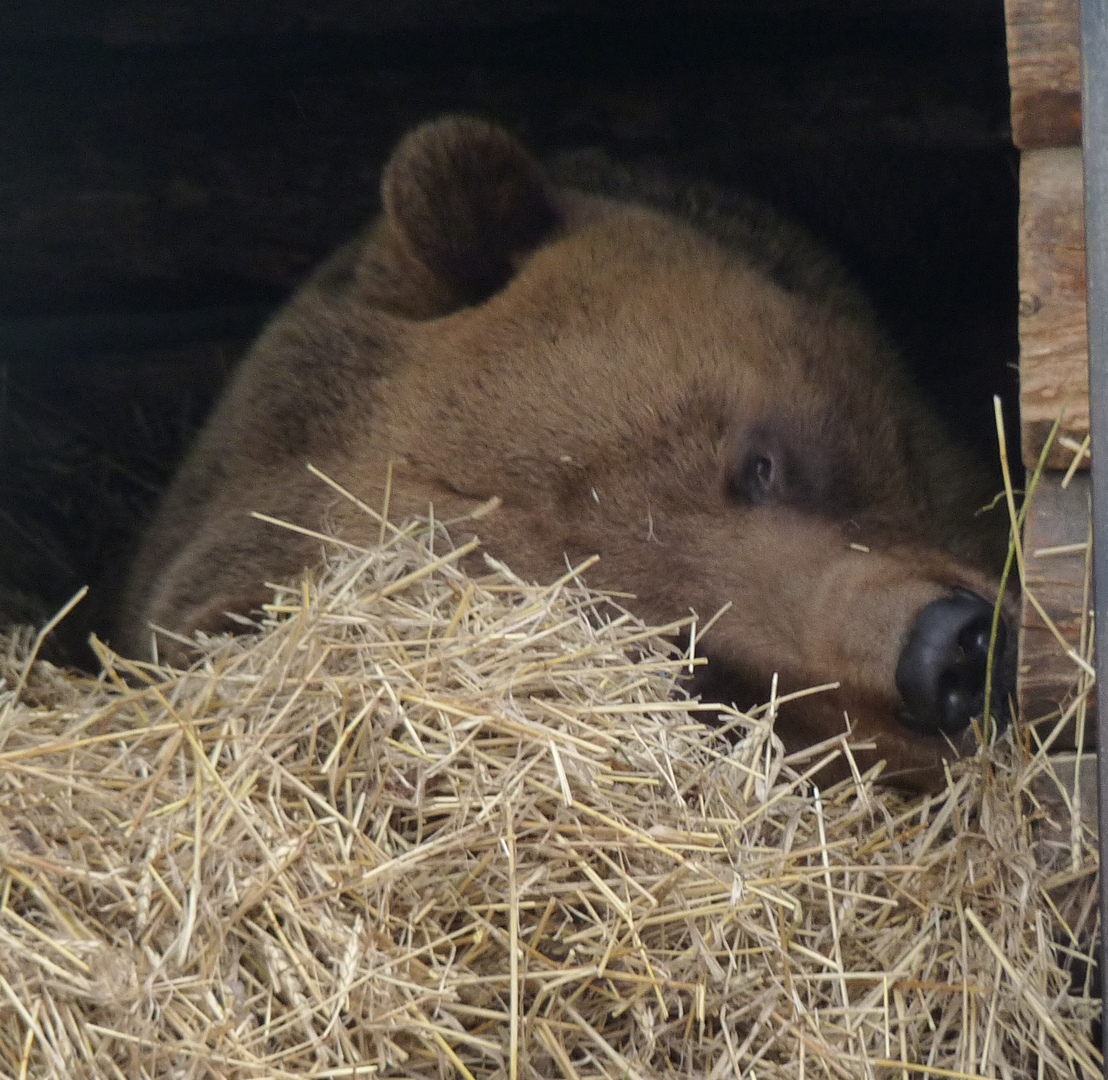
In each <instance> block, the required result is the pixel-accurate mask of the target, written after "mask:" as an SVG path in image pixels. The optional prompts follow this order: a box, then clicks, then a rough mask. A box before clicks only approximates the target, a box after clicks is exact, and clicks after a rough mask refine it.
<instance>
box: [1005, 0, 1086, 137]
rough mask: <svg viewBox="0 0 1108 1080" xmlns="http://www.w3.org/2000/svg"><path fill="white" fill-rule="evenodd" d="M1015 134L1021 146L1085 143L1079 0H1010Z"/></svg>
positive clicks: (1007, 0)
mask: <svg viewBox="0 0 1108 1080" xmlns="http://www.w3.org/2000/svg"><path fill="white" fill-rule="evenodd" d="M1004 9H1005V18H1006V22H1007V35H1008V81H1009V84H1010V86H1011V92H1012V139H1013V141H1014V142H1015V144H1016V146H1018V147H1019V148H1020V149H1021V150H1031V149H1037V148H1041V147H1047V146H1077V145H1079V144H1080V142H1081V60H1080V53H1079V49H1078V0H1005V4H1004Z"/></svg>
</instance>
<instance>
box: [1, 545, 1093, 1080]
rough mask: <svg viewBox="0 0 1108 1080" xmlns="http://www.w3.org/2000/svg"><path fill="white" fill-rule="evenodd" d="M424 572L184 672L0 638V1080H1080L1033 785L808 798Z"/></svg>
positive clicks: (1061, 918) (774, 757)
mask: <svg viewBox="0 0 1108 1080" xmlns="http://www.w3.org/2000/svg"><path fill="white" fill-rule="evenodd" d="M461 555H462V552H459V551H458V550H456V549H454V548H452V547H451V546H450V544H449V543H448V540H447V538H446V536H445V534H444V531H443V529H442V528H441V526H434V525H427V524H416V525H412V526H408V527H405V528H403V529H399V530H393V531H392V532H391V533H390V534H389V536H388V539H387V541H386V543H385V544H384V545H382V546H381V547H380V548H375V549H373V550H371V551H368V552H364V553H360V552H352V551H350V550H345V551H343V552H340V553H339V554H338V555H336V556H335V557H334V558H333V559H332V560H331V562H330V563H329V565H328V567H327V568H326V571H325V573H324V574H323V575H322V577H320V578H319V579H318V580H316V581H314V582H309V583H306V584H305V585H304V586H303V588H302V589H301V590H299V591H296V590H288V589H285V590H280V591H278V592H277V593H276V600H275V604H274V606H273V609H272V618H271V619H270V620H268V622H267V625H266V626H265V628H264V632H263V633H261V634H259V635H248V636H244V637H240V638H237V639H234V640H227V639H217V640H215V641H213V642H212V643H211V646H210V649H209V651H208V652H207V654H206V656H205V658H204V660H203V661H202V662H200V663H199V664H198V665H197V666H196V667H195V668H194V669H193V670H192V671H190V672H185V673H178V672H172V671H169V670H163V669H158V668H156V667H153V666H148V667H140V666H136V665H132V664H127V663H125V662H124V661H121V660H119V659H118V658H115V657H112V656H110V655H108V654H107V653H105V655H104V661H105V673H104V674H103V675H102V676H101V677H100V678H99V679H98V680H96V681H92V680H84V681H82V680H79V679H77V678H75V677H74V676H72V675H67V674H64V673H62V672H61V671H59V670H57V669H54V668H52V667H51V666H50V665H48V664H44V663H39V664H38V665H36V666H35V667H33V668H31V667H29V664H28V660H29V656H30V655H31V653H32V652H33V646H32V641H31V638H30V635H29V634H25V633H24V634H16V635H14V636H11V637H9V638H7V639H5V640H4V643H3V649H2V659H0V664H2V673H3V677H4V680H5V682H4V691H3V696H2V697H0V867H2V869H0V1072H2V1073H3V1074H4V1075H5V1076H12V1077H24V1076H33V1077H66V1078H75V1077H120V1078H122V1077H127V1078H138V1077H235V1078H238V1077H242V1078H246V1077H250V1078H260V1077H298V1078H302V1077H309V1076H312V1077H359V1076H362V1077H364V1076H370V1075H375V1074H376V1075H381V1076H405V1077H467V1078H468V1077H482V1078H483V1077H501V1076H503V1077H510V1078H512V1080H515V1078H516V1077H536V1078H537V1077H543V1078H547V1077H550V1078H552V1077H566V1078H578V1077H580V1078H585V1077H600V1076H605V1077H642V1078H650V1077H664V1076H690V1077H733V1076H740V1075H741V1076H750V1077H757V1078H761V1080H769V1078H773V1077H788V1078H799V1077H828V1078H843V1080H846V1078H853V1077H869V1076H874V1077H886V1076H888V1077H896V1078H900V1077H905V1078H906V1077H909V1076H911V1077H920V1076H936V1077H954V1078H964V1077H973V1076H989V1077H1005V1078H1009V1077H1010V1078H1019V1077H1032V1076H1037V1077H1073V1076H1082V1075H1086V1076H1092V1075H1094V1074H1095V1073H1097V1072H1098V1070H1099V1062H1100V1058H1099V1055H1098V1052H1097V1050H1096V1049H1095V1047H1094V1046H1092V1045H1091V1043H1090V1031H1091V1024H1092V1021H1093V1019H1094V1017H1095V1016H1096V1015H1098V1014H1099V1002H1098V1001H1096V1000H1095V999H1094V998H1093V996H1092V993H1091V990H1090V988H1089V986H1088V985H1087V979H1086V981H1082V979H1083V978H1086V976H1085V975H1084V974H1083V973H1084V972H1085V971H1086V968H1087V966H1088V960H1089V949H1090V947H1091V938H1092V934H1093V929H1094V920H1095V893H1096V889H1095V881H1094V878H1095V852H1094V851H1093V849H1092V848H1091V846H1090V844H1089V842H1088V838H1087V837H1086V836H1085V834H1084V833H1083V831H1082V829H1081V827H1080V822H1079V821H1077V822H1076V823H1074V824H1073V826H1072V828H1071V827H1070V823H1069V822H1067V821H1064V820H1063V821H1060V822H1059V823H1058V824H1059V829H1060V831H1059V832H1057V834H1052V836H1053V837H1054V838H1053V839H1052V838H1051V837H1048V836H1046V834H1045V833H1044V827H1043V819H1044V816H1045V814H1046V810H1047V809H1049V807H1046V808H1044V807H1042V806H1040V804H1039V802H1038V801H1037V800H1036V798H1035V797H1033V795H1032V794H1031V791H1032V780H1034V781H1035V782H1036V783H1038V784H1040V786H1041V784H1042V781H1043V778H1044V776H1047V775H1048V773H1049V768H1050V765H1049V760H1048V759H1046V758H1045V757H1044V756H1043V755H1041V754H1040V755H1032V754H1031V753H1030V752H1029V751H1027V750H1026V749H1025V748H1024V747H1023V746H1022V745H1021V744H1020V743H1019V742H1018V741H1017V740H1014V739H1013V738H1012V737H1008V738H1007V739H1006V740H1003V741H1002V743H1001V744H1000V745H999V746H998V747H996V748H994V749H993V750H992V751H991V752H990V754H989V756H987V757H986V756H985V755H982V757H981V758H979V759H977V760H974V761H970V762H964V763H960V764H959V765H958V766H957V767H956V768H954V769H952V770H951V772H950V775H949V783H948V788H947V790H946V791H945V792H944V793H942V794H941V795H939V796H937V797H933V798H929V799H909V798H907V797H905V796H901V795H898V794H896V793H894V792H890V791H887V790H884V789H883V788H882V787H881V786H880V785H876V784H875V783H874V777H873V776H872V775H866V776H856V777H855V779H854V780H853V781H852V782H849V783H844V784H840V785H838V786H836V787H834V788H832V789H829V790H826V791H822V792H820V791H817V790H816V789H814V788H813V786H812V784H811V782H810V781H809V780H808V779H806V777H807V776H808V775H809V774H811V772H812V771H813V769H814V768H815V766H816V765H818V764H819V763H820V762H821V761H823V760H825V759H826V758H827V756H828V755H836V754H841V753H846V752H848V751H847V750H846V749H845V748H844V747H843V746H842V745H841V744H838V743H835V744H830V745H825V746H822V747H817V748H814V749H813V750H812V751H811V752H809V753H807V754H804V755H798V756H794V757H792V758H789V757H785V756H784V754H783V752H782V749H781V746H780V743H779V742H777V741H776V739H775V738H774V736H773V733H772V709H769V710H765V711H763V712H761V713H760V714H758V715H754V716H750V717H747V716H741V715H738V714H735V715H733V716H730V717H729V718H728V719H729V721H730V723H731V724H733V725H734V727H735V728H736V729H737V730H738V731H739V732H740V733H742V734H743V736H744V737H743V738H742V739H741V740H740V741H738V742H737V743H734V744H732V743H729V742H728V741H726V740H724V739H721V738H720V737H719V735H718V734H717V733H715V732H713V731H712V730H710V729H707V728H705V727H704V726H703V725H702V724H701V723H700V722H699V721H698V718H697V711H698V708H699V706H698V705H697V704H696V703H695V702H688V701H683V700H679V699H675V697H674V693H673V683H674V678H675V676H676V675H677V673H678V672H679V670H680V669H681V666H682V665H683V664H684V663H685V660H684V659H683V658H682V657H680V656H677V655H674V653H673V651H672V650H671V649H670V648H668V647H667V646H666V645H665V644H664V643H663V642H662V641H661V640H660V639H659V638H658V637H657V636H656V635H655V634H654V633H652V632H650V631H648V630H647V629H646V628H644V627H642V626H641V625H640V624H639V623H638V622H636V621H635V620H634V619H632V618H631V617H629V616H628V615H626V614H625V613H623V612H622V611H621V610H620V609H619V607H618V604H617V603H615V602H614V601H612V600H611V599H610V598H604V597H600V596H597V595H594V594H590V593H589V592H588V591H586V590H585V589H584V588H583V586H582V585H581V584H580V583H579V582H578V581H577V580H576V578H575V577H574V575H573V574H567V576H566V578H565V579H564V580H563V581H561V582H558V583H557V584H555V585H553V586H551V587H549V588H536V587H532V586H528V585H525V584H523V583H521V582H519V581H518V580H516V579H515V578H514V577H512V575H511V574H510V572H509V571H508V570H506V569H505V568H503V567H500V566H497V565H495V564H491V563H490V564H489V567H488V573H487V574H486V575H484V576H482V577H479V578H477V577H472V576H469V575H467V574H466V573H465V572H463V570H462V569H461V567H460V560H461ZM678 698H679V695H678ZM1067 797H1068V795H1067V794H1066V793H1064V792H1063V793H1060V794H1059V795H1058V798H1057V799H1056V800H1055V802H1056V803H1059V804H1063V803H1064V802H1065V799H1066V798H1067ZM1083 963H1084V965H1085V966H1084V967H1083V966H1082V964H1083ZM1067 965H1069V966H1070V967H1072V969H1073V970H1074V971H1076V972H1077V974H1078V976H1079V977H1078V978H1077V980H1076V985H1075V986H1072V987H1071V985H1070V983H1071V976H1070V974H1069V973H1068V971H1067Z"/></svg>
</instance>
